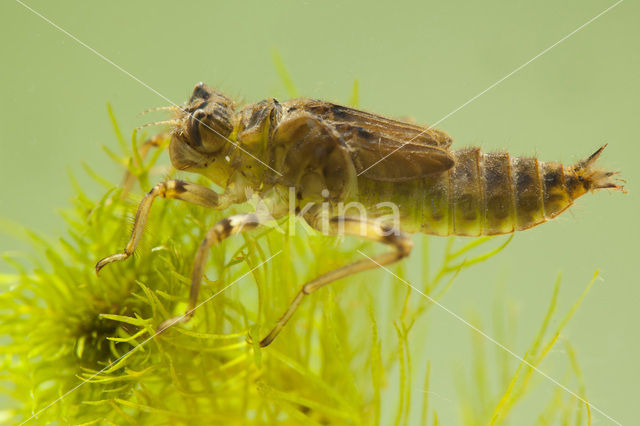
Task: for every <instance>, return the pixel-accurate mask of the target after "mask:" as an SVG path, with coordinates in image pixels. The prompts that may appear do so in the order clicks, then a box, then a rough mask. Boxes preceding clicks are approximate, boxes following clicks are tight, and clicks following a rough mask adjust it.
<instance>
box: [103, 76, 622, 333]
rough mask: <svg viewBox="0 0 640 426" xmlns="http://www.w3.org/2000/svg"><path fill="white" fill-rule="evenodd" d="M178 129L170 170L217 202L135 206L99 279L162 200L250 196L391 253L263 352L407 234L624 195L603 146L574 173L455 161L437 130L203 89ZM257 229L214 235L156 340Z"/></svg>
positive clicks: (495, 227)
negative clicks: (212, 262)
mask: <svg viewBox="0 0 640 426" xmlns="http://www.w3.org/2000/svg"><path fill="white" fill-rule="evenodd" d="M173 122H174V123H176V126H175V127H174V128H173V129H172V132H171V135H172V136H171V143H170V145H169V153H170V156H171V162H172V163H173V165H174V166H175V167H176V168H177V169H179V170H185V171H190V172H195V173H199V174H202V175H204V176H206V177H208V178H209V179H211V180H212V181H213V182H214V183H216V184H217V185H219V186H221V187H223V188H225V190H224V192H223V193H221V194H218V193H216V192H214V191H212V190H210V189H208V188H206V187H203V186H200V185H195V184H192V183H188V182H183V181H177V180H170V181H167V182H161V183H159V184H157V185H156V186H155V187H154V188H153V189H152V190H151V191H150V192H149V193H148V194H147V195H146V196H145V197H144V199H143V200H142V202H141V203H140V206H139V208H138V212H137V214H136V220H135V223H134V227H133V232H132V234H131V238H130V239H129V243H128V244H127V246H126V247H125V249H124V251H123V252H122V253H117V254H113V255H111V256H108V257H106V258H104V259H102V260H101V261H99V262H98V264H97V265H96V271H99V270H100V269H101V268H103V267H104V266H106V265H107V264H109V263H111V262H114V261H118V260H124V259H126V258H128V257H130V256H131V254H132V253H133V252H134V250H135V248H136V246H137V244H138V242H139V241H140V237H141V235H142V231H143V229H144V225H145V222H146V219H147V216H148V214H149V211H150V209H151V205H152V203H153V201H154V200H155V198H157V197H163V198H173V199H178V200H182V201H186V202H190V203H194V204H198V205H201V206H205V207H208V208H215V209H223V208H226V207H228V206H229V205H231V204H234V203H241V202H244V201H246V200H247V198H248V196H249V194H250V193H257V194H259V195H260V197H261V200H262V202H263V207H266V209H267V210H268V212H269V214H270V216H269V217H270V218H279V217H282V216H284V215H287V214H290V213H291V212H295V213H296V214H299V215H301V216H302V217H303V218H304V219H305V220H306V221H307V222H308V223H309V225H311V226H312V227H314V228H316V229H318V230H321V231H323V232H327V233H331V234H345V235H354V236H360V237H363V238H368V239H372V240H374V241H378V242H381V243H384V244H386V245H388V246H389V247H392V249H393V250H392V251H390V252H388V253H384V254H381V255H378V256H376V257H375V258H370V259H364V260H360V261H357V262H354V263H351V264H348V265H345V266H343V267H341V268H338V269H336V270H333V271H330V272H328V273H326V274H324V275H321V276H319V277H317V278H315V279H314V280H311V281H309V282H307V283H306V284H305V285H303V286H302V287H301V289H300V292H299V293H298V294H297V295H296V297H295V298H294V300H293V301H292V302H291V304H290V306H289V308H288V309H287V310H286V311H285V313H284V314H283V315H282V317H281V318H280V320H278V321H277V323H276V325H275V326H274V327H273V329H272V330H271V332H270V333H269V334H268V335H267V336H266V337H265V338H264V339H262V341H261V342H260V344H261V345H262V346H266V345H268V344H269V343H271V342H272V341H273V339H274V338H275V337H276V336H277V334H278V333H279V332H280V330H281V329H282V328H283V327H284V325H285V324H286V322H287V321H288V320H289V318H291V316H292V315H293V313H294V312H295V310H296V309H297V307H298V306H299V304H300V303H301V302H302V300H303V299H304V298H305V296H307V295H309V294H311V293H313V292H314V291H316V290H318V289H319V288H322V287H323V286H325V285H327V284H329V283H331V282H333V281H335V280H336V279H339V278H341V277H345V276H348V275H350V274H353V273H357V272H360V271H364V270H367V269H372V268H375V267H378V266H381V265H388V264H391V263H393V262H396V261H398V260H400V259H402V258H403V257H405V256H408V255H409V253H410V251H411V247H412V243H411V239H410V238H409V237H408V235H407V234H405V233H404V232H423V233H427V234H434V235H466V236H479V235H494V234H503V233H509V232H513V231H518V230H522V229H527V228H530V227H532V226H535V225H538V224H540V223H542V222H545V221H546V220H549V219H551V218H553V217H555V216H556V215H558V214H559V213H561V212H562V211H564V210H565V209H566V208H567V207H569V206H570V205H571V204H572V203H573V201H574V200H575V199H576V198H578V197H580V196H581V195H583V194H585V193H586V192H589V191H592V190H596V189H600V188H613V189H620V190H622V186H621V185H619V184H618V182H617V181H615V180H614V179H612V176H613V175H614V174H615V173H611V172H607V171H604V170H600V169H597V168H595V161H596V160H597V158H598V156H599V155H600V154H601V153H602V150H603V149H604V147H602V148H600V149H599V150H598V151H597V152H596V153H595V154H593V155H592V156H591V157H589V158H588V159H586V160H584V161H581V162H579V163H578V164H576V165H574V166H571V167H564V166H563V165H562V164H559V163H551V162H539V161H538V160H537V159H535V158H520V157H511V156H509V154H505V153H482V152H481V151H480V149H479V148H476V147H474V148H467V149H461V150H457V151H452V150H450V149H449V147H450V145H451V143H452V139H451V137H449V135H447V134H446V133H445V132H443V131H440V130H437V129H433V128H430V127H429V128H428V127H423V126H419V125H416V124H412V123H405V122H402V121H398V120H393V119H389V118H385V117H382V116H379V115H375V114H371V113H368V112H364V111H360V110H357V109H354V108H349V107H345V106H341V105H336V104H333V103H330V102H323V101H318V100H313V99H294V100H291V101H287V102H283V103H280V102H278V101H277V100H275V99H266V100H263V101H261V102H258V103H256V104H253V105H247V106H245V107H244V108H242V109H240V110H238V111H236V106H235V104H234V102H233V101H232V100H231V99H230V98H229V97H227V96H226V95H224V94H223V93H220V92H218V91H216V90H213V89H211V88H210V87H208V86H206V85H205V84H203V83H199V84H198V85H196V87H195V88H194V90H193V94H192V96H191V98H190V99H189V101H188V102H187V104H186V106H185V107H184V108H180V111H179V112H178V113H177V117H176V120H174V121H173ZM290 190H291V191H293V194H294V195H295V197H294V199H293V200H291V199H289V195H290ZM354 201H355V202H358V203H359V205H360V206H362V208H363V210H364V212H363V211H359V213H360V215H359V216H353V215H352V213H351V212H344V211H342V212H341V211H340V208H339V207H340V204H342V203H350V202H354ZM291 202H293V203H294V204H295V209H291V205H290V204H289V203H291ZM318 202H321V204H322V205H323V206H324V205H328V206H329V208H328V213H329V216H332V217H329V218H328V220H324V219H323V217H324V215H323V214H320V209H318V208H316V207H317V205H314V203H318ZM380 203H384V204H386V205H387V206H388V205H389V204H392V205H393V207H395V208H396V209H397V212H398V213H399V215H398V216H399V219H400V222H399V223H398V224H396V228H399V229H396V228H393V227H390V226H389V225H387V224H383V223H382V222H381V221H380V220H376V219H377V218H380V216H383V213H384V214H388V211H385V212H383V213H382V212H381V211H380V209H381V204H380ZM310 205H311V206H312V208H307V207H308V206H310ZM362 213H365V214H366V216H365V217H363V216H362ZM263 222H264V218H263V217H261V216H260V215H259V214H258V212H257V211H256V214H243V215H235V216H232V217H229V218H227V219H224V220H222V221H220V222H219V223H217V224H216V225H214V226H213V227H212V228H211V229H210V230H209V232H208V233H207V235H206V237H205V238H204V241H203V242H202V244H201V246H200V247H199V249H198V252H197V254H196V258H195V261H194V268H193V275H192V283H191V292H190V296H189V304H188V308H187V311H186V312H185V314H183V315H181V316H179V317H175V318H172V319H169V320H167V321H164V322H163V323H161V324H160V326H159V332H160V331H163V330H165V329H166V328H169V327H171V326H172V325H174V324H176V323H177V322H186V321H188V320H189V319H190V318H191V317H192V315H193V311H194V310H195V309H196V307H197V298H198V289H199V287H200V283H201V281H202V275H203V274H204V270H205V266H206V262H207V256H208V253H209V249H210V247H211V245H213V244H218V243H220V242H221V241H222V240H224V239H225V238H227V237H230V236H231V235H233V234H236V233H238V232H242V231H243V230H246V229H253V228H255V227H257V226H259V225H261V224H262V223H263ZM403 231H404V232H403Z"/></svg>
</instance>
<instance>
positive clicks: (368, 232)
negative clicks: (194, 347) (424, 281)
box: [260, 216, 413, 347]
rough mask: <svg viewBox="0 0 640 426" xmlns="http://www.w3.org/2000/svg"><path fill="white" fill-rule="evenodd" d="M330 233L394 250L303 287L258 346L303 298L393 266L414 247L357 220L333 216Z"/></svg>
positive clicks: (279, 327) (394, 232)
mask: <svg viewBox="0 0 640 426" xmlns="http://www.w3.org/2000/svg"><path fill="white" fill-rule="evenodd" d="M310 225H311V226H313V227H314V228H316V229H320V228H321V224H320V223H319V221H318V220H314V221H312V222H311V223H310ZM329 229H330V233H332V234H340V233H344V234H345V235H352V236H359V237H363V238H367V239H369V240H373V241H378V242H381V243H383V244H386V245H388V246H391V247H392V248H393V250H392V251H390V252H387V253H383V254H379V255H377V256H373V257H372V260H370V259H364V260H359V261H356V262H353V263H350V264H348V265H345V266H342V267H340V268H338V269H334V270H333V271H330V272H327V273H326V274H323V275H320V276H319V277H317V278H315V279H313V280H311V281H309V282H307V283H306V284H304V285H303V286H302V287H301V288H300V291H298V294H296V296H295V297H294V299H293V301H292V302H291V304H290V305H289V307H288V308H287V310H286V311H285V312H284V313H283V314H282V316H281V317H280V319H279V320H278V321H277V322H276V324H275V325H274V327H273V328H272V329H271V331H270V332H269V334H267V336H266V337H264V338H263V339H262V340H261V341H260V346H262V347H264V346H267V345H269V344H270V343H271V342H273V340H274V339H275V338H276V336H278V334H279V333H280V331H282V329H283V328H284V326H285V325H286V324H287V322H288V321H289V320H290V319H291V317H292V316H293V314H294V313H295V312H296V310H297V309H298V306H300V304H301V303H302V301H303V300H304V298H305V297H306V296H308V295H310V294H312V293H314V292H315V291H316V290H318V289H320V288H322V287H324V286H325V285H327V284H330V283H332V282H334V281H335V280H338V279H340V278H344V277H347V276H349V275H353V274H357V273H358V272H362V271H366V270H369V269H375V268H377V267H379V266H384V265H389V264H391V263H395V262H397V261H399V260H400V259H402V258H404V257H406V256H408V255H409V253H410V252H411V248H412V247H413V243H412V241H411V238H409V236H408V235H406V234H404V233H402V232H400V231H398V230H395V229H393V228H391V227H389V226H385V225H382V224H380V223H378V222H376V221H372V220H366V219H361V218H357V217H348V216H336V217H333V218H331V219H330V220H329Z"/></svg>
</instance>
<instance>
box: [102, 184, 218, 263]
mask: <svg viewBox="0 0 640 426" xmlns="http://www.w3.org/2000/svg"><path fill="white" fill-rule="evenodd" d="M156 197H162V198H174V199H176V200H182V201H186V202H188V203H192V204H197V205H199V206H204V207H209V208H213V209H214V208H224V207H226V205H227V204H228V202H227V200H226V199H225V198H224V197H223V196H221V195H219V194H218V193H216V192H214V191H212V190H211V189H209V188H206V187H204V186H201V185H197V184H195V183H190V182H185V181H182V180H175V179H172V180H168V181H166V182H160V183H159V184H157V185H156V186H154V187H153V189H152V190H151V191H149V192H148V193H147V195H145V197H144V199H143V200H142V202H140V205H139V206H138V212H137V213H136V219H135V222H134V224H133V231H132V232H131V237H130V238H129V242H128V243H127V246H126V247H125V248H124V251H123V252H122V253H116V254H112V255H111V256H108V257H105V258H104V259H102V260H101V261H99V262H98V263H97V264H96V273H99V272H100V270H101V269H102V268H104V267H105V266H106V265H108V264H109V263H111V262H115V261H118V260H125V259H127V258H128V257H130V256H131V255H132V254H133V252H134V251H135V249H136V247H137V246H138V243H139V242H140V238H141V237H142V232H143V231H144V226H145V224H146V223H147V217H148V216H149V211H150V210H151V205H152V204H153V200H155V199H156Z"/></svg>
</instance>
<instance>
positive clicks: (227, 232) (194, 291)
mask: <svg viewBox="0 0 640 426" xmlns="http://www.w3.org/2000/svg"><path fill="white" fill-rule="evenodd" d="M259 224H260V220H259V219H258V216H257V215H255V214H238V215H234V216H231V217H228V218H226V219H222V220H221V221H220V222H218V223H216V224H215V225H214V226H213V227H212V228H211V229H210V230H209V232H207V236H206V237H205V239H204V241H202V244H200V247H199V248H198V252H197V253H196V258H195V261H194V262H193V274H192V276H191V290H190V292H189V305H188V306H187V310H186V311H185V313H184V314H183V315H180V316H177V317H174V318H170V319H168V320H166V321H163V322H162V324H160V325H159V326H158V329H157V333H162V332H163V331H164V330H165V329H167V328H169V327H171V326H172V325H174V324H177V323H178V322H187V321H189V320H190V319H191V317H192V316H193V313H194V311H195V309H196V305H197V303H198V292H199V291H200V284H201V282H202V276H203V275H204V269H205V266H206V264H207V258H208V257H209V250H210V248H211V246H212V245H214V244H218V243H220V242H221V241H222V240H224V239H225V238H227V237H229V236H231V235H234V234H237V233H239V232H242V231H248V230H249V229H253V228H255V227H257V226H258V225H259Z"/></svg>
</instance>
